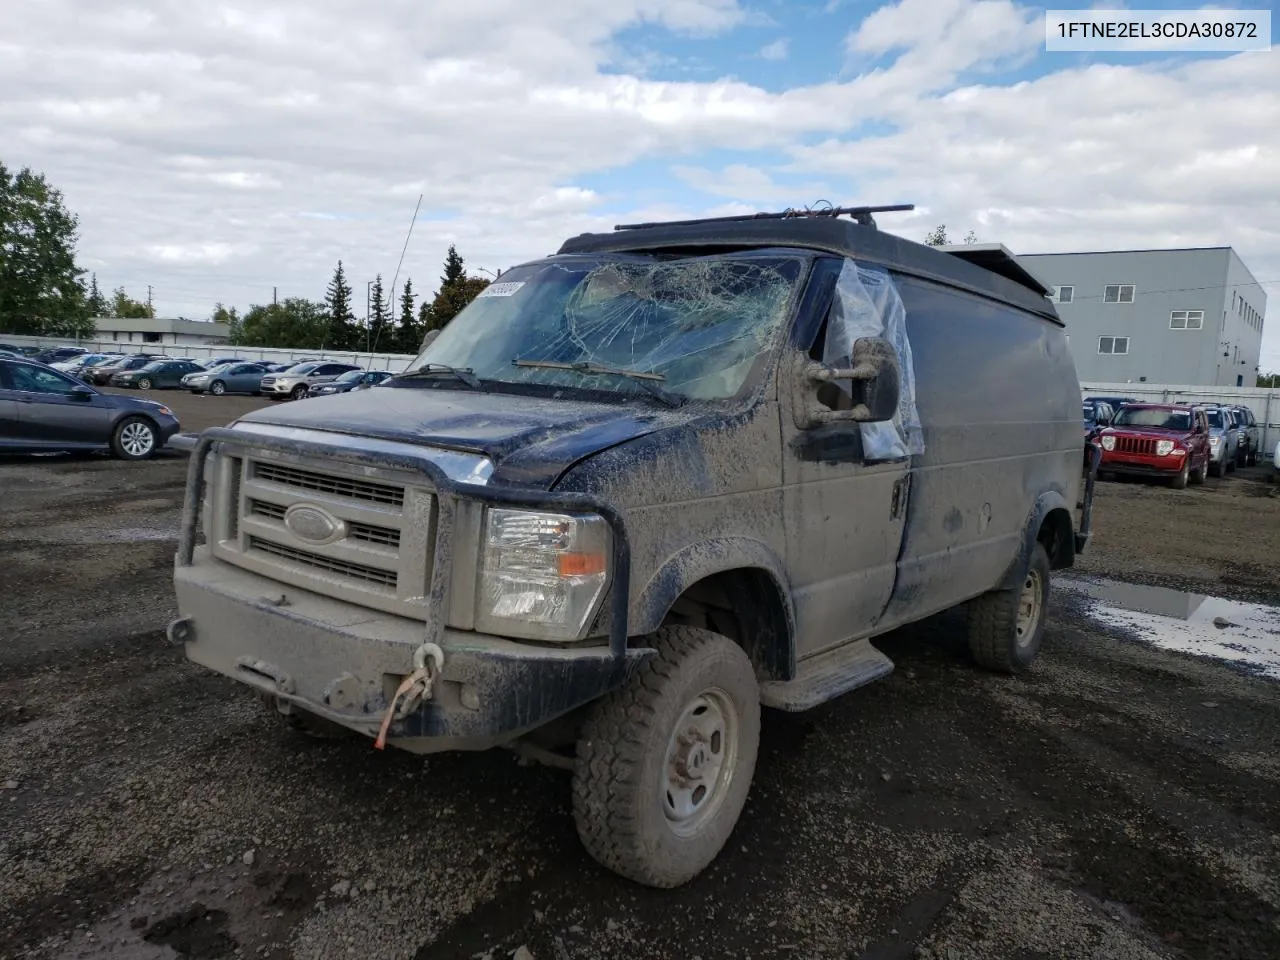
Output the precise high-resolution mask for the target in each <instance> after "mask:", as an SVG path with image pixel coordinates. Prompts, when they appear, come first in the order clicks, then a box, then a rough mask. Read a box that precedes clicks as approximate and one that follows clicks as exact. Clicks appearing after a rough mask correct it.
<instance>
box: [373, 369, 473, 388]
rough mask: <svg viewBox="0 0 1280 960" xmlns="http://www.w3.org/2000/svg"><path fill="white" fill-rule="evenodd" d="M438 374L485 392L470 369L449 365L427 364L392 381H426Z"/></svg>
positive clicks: (398, 375)
mask: <svg viewBox="0 0 1280 960" xmlns="http://www.w3.org/2000/svg"><path fill="white" fill-rule="evenodd" d="M438 374H444V375H445V376H450V377H454V378H456V379H458V380H461V381H462V382H463V383H465V384H466V385H467V386H468V387H470V388H471V389H472V390H483V389H484V385H483V384H481V383H480V378H479V377H477V376H476V375H475V371H473V370H472V369H471V368H470V367H451V366H449V365H448V364H447V363H425V364H423V365H422V366H420V367H419V368H418V369H417V370H410V371H409V372H407V373H398V374H396V375H395V376H394V377H391V379H392V380H425V379H426V378H428V377H434V376H437V375H438Z"/></svg>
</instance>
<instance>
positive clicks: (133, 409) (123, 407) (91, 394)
mask: <svg viewBox="0 0 1280 960" xmlns="http://www.w3.org/2000/svg"><path fill="white" fill-rule="evenodd" d="M179 429H181V425H180V424H179V422H178V418H177V417H176V416H175V415H174V413H173V411H172V410H170V409H169V408H168V407H166V406H165V405H164V404H161V403H156V402H155V401H154V400H142V399H135V398H133V397H126V396H123V395H121V394H108V393H99V392H98V391H97V390H95V389H93V388H92V387H90V386H88V385H86V384H84V383H82V382H81V381H79V380H77V379H76V378H75V377H72V376H69V375H68V374H65V373H62V372H60V371H58V370H54V369H53V368H52V367H48V366H45V365H43V364H39V363H33V362H31V361H29V360H7V359H0V447H3V448H4V449H6V450H21V451H32V450H34V451H39V450H96V449H106V450H110V451H111V452H112V453H113V454H115V456H117V457H119V458H121V459H123V460H145V459H147V458H148V457H151V456H153V455H154V454H155V452H156V451H157V450H159V449H160V448H162V447H163V446H164V445H165V443H166V442H168V440H169V438H171V437H172V436H173V435H174V434H175V433H177V432H178V430H179Z"/></svg>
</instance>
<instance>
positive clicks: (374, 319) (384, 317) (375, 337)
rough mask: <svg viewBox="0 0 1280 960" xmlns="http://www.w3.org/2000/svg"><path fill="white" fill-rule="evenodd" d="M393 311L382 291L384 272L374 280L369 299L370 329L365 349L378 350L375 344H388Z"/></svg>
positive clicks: (367, 333)
mask: <svg viewBox="0 0 1280 960" xmlns="http://www.w3.org/2000/svg"><path fill="white" fill-rule="evenodd" d="M390 321H391V311H390V310H389V309H388V308H387V298H386V295H385V294H384V293H383V291H382V274H378V276H377V277H376V278H375V279H374V281H373V293H372V294H371V295H370V299H369V329H368V331H367V332H366V341H365V349H366V350H370V351H372V350H376V349H377V347H376V346H374V345H375V344H378V343H381V344H383V346H384V347H385V346H386V330H387V327H388V326H389V325H390Z"/></svg>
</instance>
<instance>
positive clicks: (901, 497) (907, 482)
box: [889, 473, 911, 520]
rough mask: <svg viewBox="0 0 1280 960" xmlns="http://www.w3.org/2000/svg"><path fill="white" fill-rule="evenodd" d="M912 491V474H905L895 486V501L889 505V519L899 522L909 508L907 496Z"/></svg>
mask: <svg viewBox="0 0 1280 960" xmlns="http://www.w3.org/2000/svg"><path fill="white" fill-rule="evenodd" d="M910 490H911V474H909V473H904V474H903V475H902V476H901V477H899V478H898V479H897V480H896V481H894V484H893V499H892V500H891V501H890V503H889V519H890V520H898V519H900V518H901V517H902V515H903V513H904V512H905V511H906V508H907V494H908V492H909V491H910Z"/></svg>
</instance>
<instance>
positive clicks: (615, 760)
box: [573, 626, 760, 888]
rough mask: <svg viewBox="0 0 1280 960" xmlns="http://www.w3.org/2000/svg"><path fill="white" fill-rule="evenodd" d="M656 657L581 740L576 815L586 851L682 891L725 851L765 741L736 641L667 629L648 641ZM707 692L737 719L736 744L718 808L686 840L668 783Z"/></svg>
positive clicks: (600, 708)
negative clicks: (670, 808)
mask: <svg viewBox="0 0 1280 960" xmlns="http://www.w3.org/2000/svg"><path fill="white" fill-rule="evenodd" d="M650 640H651V643H652V646H653V647H655V648H656V649H657V651H658V652H657V655H656V656H654V657H651V658H650V659H649V660H647V661H646V662H645V663H644V664H642V665H641V666H640V667H639V668H638V669H637V670H636V672H635V673H634V674H633V675H632V677H631V679H630V680H629V681H628V682H627V683H626V684H625V685H624V686H623V687H621V688H620V689H618V690H615V691H613V692H612V693H610V694H607V695H606V696H605V697H602V698H601V699H600V700H599V701H597V702H596V703H595V704H594V705H593V706H592V708H591V710H590V712H589V713H588V716H587V719H586V720H585V722H584V723H583V725H582V727H581V729H580V731H579V737H578V744H577V758H576V760H575V762H574V771H573V815H574V821H575V822H576V824H577V828H578V836H579V838H580V839H581V841H582V844H583V846H584V847H586V849H587V852H588V853H590V854H591V856H592V857H593V858H595V860H596V861H598V862H599V863H600V864H602V865H603V866H605V867H607V868H608V869H610V870H612V871H614V872H615V873H617V874H620V875H621V876H623V877H626V878H628V879H630V880H633V881H635V882H637V883H641V884H645V885H646V886H651V887H659V888H673V887H678V886H681V885H682V884H684V883H687V882H688V881H689V880H691V879H693V878H694V877H695V876H697V875H698V873H700V872H701V871H702V870H704V869H705V868H706V867H707V866H708V865H709V864H710V863H711V862H712V861H713V860H714V859H715V858H716V857H717V856H718V855H719V853H720V851H721V849H722V848H723V847H724V845H725V843H726V842H727V841H728V839H729V836H730V835H731V834H732V832H733V829H734V827H735V826H736V824H737V822H738V818H739V816H740V815H741V814H742V809H743V807H744V805H745V804H746V800H747V793H748V791H749V790H750V787H751V778H752V775H753V774H754V772H755V765H756V756H757V754H758V752H759V741H760V693H759V686H758V684H757V682H756V677H755V671H754V670H753V668H752V666H751V661H750V660H749V659H748V658H747V655H746V653H745V652H744V651H743V650H742V648H741V647H739V646H738V645H737V644H736V643H734V642H733V641H732V640H730V639H728V638H727V637H723V636H721V635H720V634H717V633H712V632H711V631H709V630H702V629H698V628H695V627H683V626H672V627H663V628H661V629H660V630H658V631H657V632H656V633H654V634H653V635H652V637H651V638H650ZM709 690H714V691H716V695H717V696H720V695H723V696H724V697H726V698H727V700H729V701H730V702H731V704H732V707H733V709H734V710H735V711H736V714H737V716H736V723H735V725H736V729H737V736H736V738H734V739H736V741H737V742H736V745H734V744H730V743H728V742H727V740H728V738H726V742H725V743H722V744H721V749H722V750H726V751H729V750H735V751H736V754H733V753H730V754H727V755H726V756H730V757H733V759H732V760H731V761H730V762H729V763H728V764H726V765H727V766H729V767H730V768H731V770H730V775H729V778H728V779H727V780H725V781H718V786H717V787H716V789H719V790H723V791H724V792H723V794H722V796H721V797H720V798H718V800H713V801H712V802H718V804H719V806H718V807H716V808H715V809H714V810H713V811H712V813H711V814H710V815H709V819H707V820H706V821H705V822H704V823H702V824H701V826H700V827H699V828H698V829H697V831H696V832H695V833H693V834H692V835H691V836H685V837H681V836H679V835H678V834H677V833H676V831H675V829H673V827H672V825H671V823H670V822H669V821H668V819H667V814H666V812H665V810H664V807H665V803H664V801H663V799H662V797H663V790H664V787H663V784H664V783H666V780H667V757H668V755H667V751H668V748H669V745H670V743H671V737H672V732H673V730H674V728H675V726H676V724H677V723H678V722H679V721H680V719H681V717H682V716H683V715H684V712H685V710H686V708H687V707H688V706H689V705H690V704H691V703H693V702H694V700H695V699H696V698H697V697H699V696H700V695H703V694H705V693H706V692H708V691H709Z"/></svg>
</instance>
